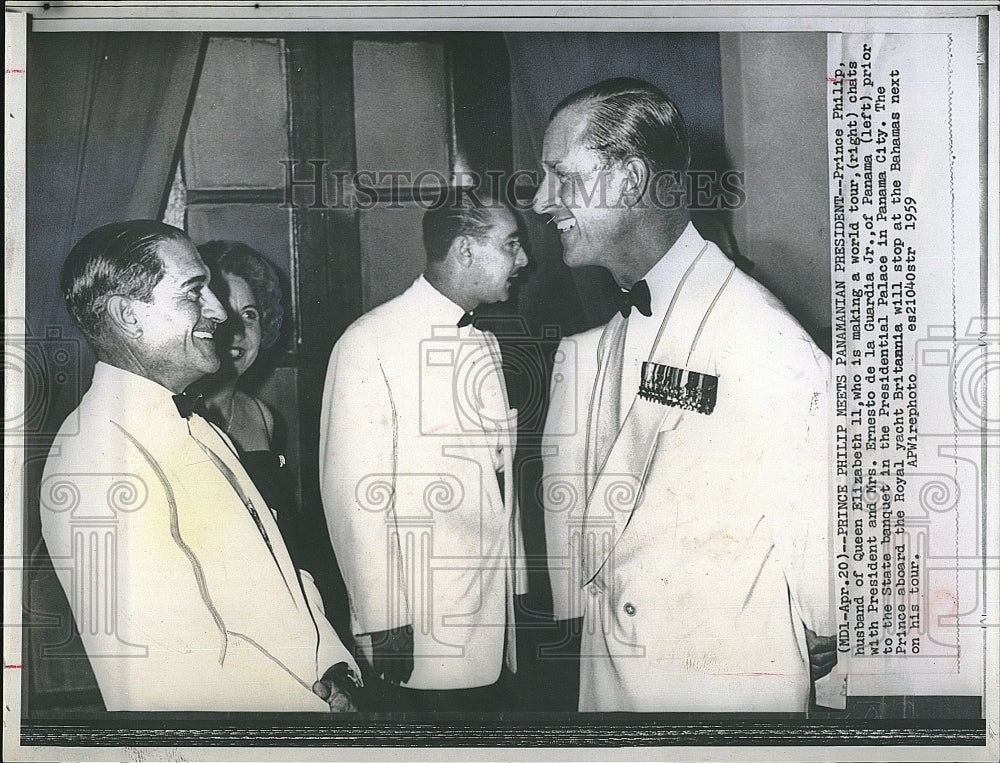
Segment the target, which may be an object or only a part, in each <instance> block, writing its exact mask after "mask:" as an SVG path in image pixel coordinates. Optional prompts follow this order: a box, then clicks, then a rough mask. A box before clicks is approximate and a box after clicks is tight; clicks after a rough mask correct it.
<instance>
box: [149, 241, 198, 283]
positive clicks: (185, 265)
mask: <svg viewBox="0 0 1000 763" xmlns="http://www.w3.org/2000/svg"><path fill="white" fill-rule="evenodd" d="M156 253H157V254H158V255H159V256H160V262H162V263H163V280H164V281H170V282H173V283H186V282H187V281H189V280H191V279H193V278H201V279H204V280H206V281H207V280H208V278H209V271H208V267H207V266H206V265H205V263H204V262H203V261H202V259H201V255H200V254H198V250H197V249H195V246H194V244H192V243H191V242H190V241H189V240H187V239H165V240H162V241H160V242H159V243H158V244H157V247H156Z"/></svg>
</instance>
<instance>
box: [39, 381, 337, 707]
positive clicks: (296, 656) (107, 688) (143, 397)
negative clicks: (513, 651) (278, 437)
mask: <svg viewBox="0 0 1000 763" xmlns="http://www.w3.org/2000/svg"><path fill="white" fill-rule="evenodd" d="M189 426H191V427H193V430H194V431H196V433H198V434H199V436H200V437H201V438H203V440H204V441H207V443H206V444H208V445H210V446H211V448H212V451H213V452H214V453H216V454H217V455H219V456H220V459H221V461H222V463H223V464H225V465H226V467H227V468H228V469H229V470H230V471H231V472H232V473H233V475H234V476H235V477H236V479H237V484H238V485H239V486H240V490H242V491H243V493H244V495H245V496H246V497H247V498H248V499H249V500H250V501H251V502H252V503H253V504H254V506H255V509H256V510H257V513H258V516H259V518H260V522H261V525H262V527H263V529H264V532H266V534H267V536H268V540H269V541H270V543H271V549H272V550H269V549H268V547H267V544H266V543H265V541H264V538H263V535H262V533H261V531H260V530H259V529H258V527H257V525H256V524H255V522H254V520H253V518H252V516H251V515H250V513H249V511H248V509H247V507H246V505H245V504H244V502H243V499H242V498H241V496H240V495H239V493H238V491H237V490H236V489H234V487H233V484H232V482H231V481H230V480H229V479H228V478H227V477H226V475H225V474H224V473H223V472H222V471H221V470H220V468H219V467H218V466H217V465H216V463H215V462H214V461H213V460H212V458H210V457H209V456H208V455H207V454H206V452H205V451H204V450H203V449H202V448H201V447H200V446H199V445H198V443H197V442H196V441H195V440H194V439H193V438H192V437H191V435H190V434H189ZM213 438H214V439H213ZM41 519H42V533H43V536H44V538H45V542H46V545H47V547H48V551H49V555H50V556H51V558H52V562H53V565H54V566H55V570H56V573H57V575H58V577H59V581H60V583H61V584H62V586H63V588H64V590H65V591H66V595H67V598H68V599H69V602H70V605H71V607H72V610H73V615H74V618H75V620H76V624H77V627H78V629H79V631H80V636H81V638H82V640H83V645H84V648H85V649H86V651H87V655H88V657H89V658H90V662H91V665H92V666H93V668H94V673H95V675H96V677H97V682H98V685H99V687H100V690H101V695H102V696H103V698H104V702H105V705H106V706H107V708H108V709H109V710H210V711H221V710H267V711H285V710H288V711H291V710H295V711H303V710H306V711H328V710H329V708H328V706H327V704H326V702H324V701H323V700H321V699H320V698H319V697H317V696H316V695H315V694H314V693H313V692H312V684H313V682H314V681H316V680H317V679H318V678H319V677H320V676H322V674H323V673H324V672H325V671H326V669H327V668H328V667H330V666H331V665H332V664H334V663H336V662H340V661H345V662H348V664H349V665H351V666H352V667H356V663H355V662H354V660H353V659H352V657H351V655H350V654H349V652H348V650H347V649H346V648H345V647H344V646H343V644H342V643H341V641H340V639H339V638H338V637H337V635H336V633H335V632H334V630H333V628H332V627H331V625H330V624H329V622H328V621H327V620H326V618H325V617H324V615H323V609H322V602H321V599H320V596H319V592H318V591H317V590H316V588H315V586H314V585H313V582H312V578H311V577H309V576H308V573H304V572H303V573H301V574H302V577H301V579H300V577H299V574H298V573H297V571H296V570H295V568H294V567H293V566H292V562H291V559H290V558H289V556H288V552H287V550H286V548H285V545H284V543H283V541H282V539H281V535H280V533H279V531H278V527H277V524H276V523H275V520H274V517H273V516H272V513H271V511H270V510H269V509H268V508H267V507H266V505H265V503H264V500H263V499H262V498H261V497H260V494H259V493H258V492H257V491H256V489H255V488H254V486H253V483H252V482H251V480H250V478H249V476H248V475H247V474H246V472H245V471H244V470H243V468H242V466H241V465H240V463H239V460H238V458H237V457H236V455H235V450H233V446H232V443H231V442H230V441H229V440H228V438H226V437H225V436H224V435H223V434H222V433H221V432H219V431H218V430H216V429H214V428H213V427H212V426H211V425H209V424H208V422H206V421H205V420H204V419H201V418H200V417H198V416H197V415H194V416H192V418H191V420H190V421H189V420H186V419H184V418H182V417H181V416H180V415H179V414H178V412H177V408H176V406H175V405H174V402H173V400H172V396H171V393H170V391H169V390H167V389H165V388H164V387H161V386H160V385H159V384H157V383H155V382H153V381H150V380H148V379H144V378H142V377H139V376H136V375H135V374H131V373H129V372H127V371H123V370H122V369H119V368H115V367H113V366H110V365H107V364H104V363H98V364H97V367H96V369H95V371H94V381H93V384H92V385H91V387H90V389H89V390H88V391H87V393H86V394H85V395H84V397H83V400H82V401H81V403H80V406H79V407H78V408H77V409H76V410H75V411H74V412H73V413H72V414H70V416H69V417H68V418H67V419H66V421H65V422H64V424H63V425H62V428H61V429H60V431H59V433H58V435H57V437H56V438H55V441H54V444H53V446H52V449H51V451H50V454H49V457H48V460H47V462H46V465H45V471H44V475H43V479H42V484H41Z"/></svg>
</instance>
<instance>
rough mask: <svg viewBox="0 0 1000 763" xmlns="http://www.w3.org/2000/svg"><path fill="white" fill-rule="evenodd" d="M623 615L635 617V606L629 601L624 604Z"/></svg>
mask: <svg viewBox="0 0 1000 763" xmlns="http://www.w3.org/2000/svg"><path fill="white" fill-rule="evenodd" d="M624 609H625V614H626V615H628V616H629V617H635V604H633V603H632V602H630V601H627V602H625V607H624Z"/></svg>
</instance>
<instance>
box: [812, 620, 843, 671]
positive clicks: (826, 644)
mask: <svg viewBox="0 0 1000 763" xmlns="http://www.w3.org/2000/svg"><path fill="white" fill-rule="evenodd" d="M806 647H807V648H808V649H809V677H810V678H811V679H812V680H813V681H817V680H819V679H820V678H822V677H823V676H825V675H826V674H827V673H829V672H830V671H831V670H833V666H834V665H836V664H837V642H836V639H835V638H834V637H833V636H817V635H816V634H815V633H814V632H813V631H811V630H809V629H808V628H806Z"/></svg>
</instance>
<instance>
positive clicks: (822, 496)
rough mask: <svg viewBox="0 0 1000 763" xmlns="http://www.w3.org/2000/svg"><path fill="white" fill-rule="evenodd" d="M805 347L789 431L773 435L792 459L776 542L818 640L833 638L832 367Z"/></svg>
mask: <svg viewBox="0 0 1000 763" xmlns="http://www.w3.org/2000/svg"><path fill="white" fill-rule="evenodd" d="M801 344H802V348H801V349H802V352H801V354H800V355H799V360H798V374H799V375H798V378H797V379H796V381H797V382H798V383H797V385H796V388H795V391H794V392H789V394H788V395H787V397H786V405H784V406H782V407H783V408H784V410H785V415H784V417H783V419H781V420H783V422H784V426H783V427H775V431H774V432H773V434H772V437H773V438H775V439H774V440H773V444H772V447H773V448H774V450H773V451H772V452H775V453H780V452H785V453H786V454H787V459H785V460H784V463H785V465H786V468H785V469H783V470H782V472H781V473H780V474H776V475H775V480H781V481H780V482H779V483H778V484H781V485H783V486H784V489H783V490H782V491H780V493H779V495H783V497H784V500H783V501H782V503H783V504H784V505H783V506H782V507H781V510H780V512H779V516H778V517H777V518H775V526H776V530H780V532H776V533H775V542H776V544H777V545H778V548H779V549H780V551H781V556H782V558H783V560H784V567H785V576H786V579H787V581H788V588H789V592H790V594H791V599H792V605H793V607H794V608H795V610H796V611H797V613H798V616H799V617H800V619H801V620H802V622H803V624H804V625H805V626H806V627H807V628H809V629H810V630H812V631H814V632H815V633H816V634H818V635H820V636H830V635H833V621H832V618H831V613H830V588H831V577H830V575H831V568H830V553H829V540H830V534H829V526H830V495H831V494H830V482H831V476H830V443H831V442H832V437H831V434H830V428H829V421H830V412H831V405H832V401H831V397H830V363H829V359H828V358H827V357H826V356H825V355H823V354H822V352H820V350H819V349H818V348H816V347H815V345H813V344H812V343H811V342H809V341H803V342H802V343H801ZM791 387H792V384H791V383H789V384H788V385H786V386H785V389H790V388H791ZM778 420H779V418H778V417H777V416H776V417H775V421H778Z"/></svg>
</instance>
